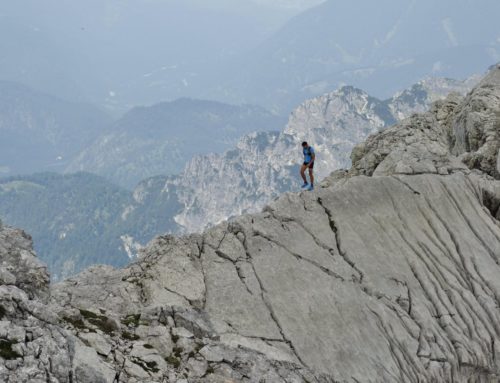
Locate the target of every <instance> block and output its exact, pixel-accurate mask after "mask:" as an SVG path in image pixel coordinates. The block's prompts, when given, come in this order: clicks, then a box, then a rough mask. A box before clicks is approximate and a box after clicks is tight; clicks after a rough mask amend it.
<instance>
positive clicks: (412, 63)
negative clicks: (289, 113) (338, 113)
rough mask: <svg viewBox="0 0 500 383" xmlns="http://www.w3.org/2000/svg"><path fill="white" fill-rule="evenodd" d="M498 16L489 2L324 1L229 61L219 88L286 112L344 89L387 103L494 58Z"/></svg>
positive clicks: (498, 54)
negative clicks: (422, 82) (407, 89)
mask: <svg viewBox="0 0 500 383" xmlns="http://www.w3.org/2000/svg"><path fill="white" fill-rule="evenodd" d="M499 13H500V3H499V2H497V1H492V0H479V1H475V2H471V1H467V0H458V1H455V0H443V1H440V2H439V3H436V2H435V1H432V0H418V1H415V0H383V1H366V0H355V1H350V2H345V1H339V0H329V1H325V2H323V3H322V4H320V5H318V6H316V7H314V8H311V9H308V10H306V11H304V12H303V13H301V14H299V15H297V16H296V17H294V18H293V19H292V20H290V21H289V22H288V23H287V24H285V25H284V26H283V27H282V28H281V29H280V30H279V31H277V32H276V33H275V34H274V35H273V36H272V37H271V38H269V39H268V40H266V41H265V42H264V43H262V44H261V45H260V46H259V47H258V48H257V49H255V50H253V51H252V52H250V53H248V54H247V55H246V56H245V57H244V58H242V59H241V60H240V61H239V62H238V63H237V64H234V63H231V64H230V66H236V67H237V69H236V70H234V71H233V72H231V70H229V69H228V74H229V75H228V76H229V79H228V80H227V81H226V82H225V84H226V86H224V87H223V89H224V92H226V93H228V92H229V94H230V95H231V97H232V98H233V99H239V100H240V102H250V103H253V102H256V100H257V99H258V102H259V103H260V104H261V105H265V106H266V107H268V108H271V109H272V108H276V109H277V110H288V109H289V108H290V107H291V106H292V105H296V104H297V103H298V102H300V101H301V100H303V99H306V98H311V97H313V96H316V95H320V94H322V93H324V92H325V91H327V90H328V89H334V88H337V87H339V86H341V85H344V84H349V85H353V86H355V87H357V88H360V89H363V90H365V91H367V92H368V93H370V94H372V95H375V96H377V97H379V98H386V97H390V96H391V95H392V94H394V93H395V92H396V91H397V90H399V89H401V87H404V86H410V85H411V84H413V83H415V82H417V81H418V80H419V79H421V78H422V77H424V76H427V75H429V74H431V75H432V76H434V77H442V76H445V77H450V78H465V77H467V76H470V74H471V73H477V72H479V71H481V70H483V68H486V67H488V66H489V65H491V64H492V63H494V62H497V61H499V60H500V40H499V38H500V29H499V28H498V23H497V22H496V15H497V14H499ZM221 97H222V96H221Z"/></svg>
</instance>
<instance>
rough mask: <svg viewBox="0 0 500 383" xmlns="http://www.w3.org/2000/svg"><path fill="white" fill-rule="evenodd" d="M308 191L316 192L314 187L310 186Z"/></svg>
mask: <svg viewBox="0 0 500 383" xmlns="http://www.w3.org/2000/svg"><path fill="white" fill-rule="evenodd" d="M306 190H308V191H313V190H314V186H312V185H310V186H309V187H308V188H306Z"/></svg>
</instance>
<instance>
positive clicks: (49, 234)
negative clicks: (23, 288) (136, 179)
mask: <svg viewBox="0 0 500 383" xmlns="http://www.w3.org/2000/svg"><path fill="white" fill-rule="evenodd" d="M131 201H132V196H131V195H130V193H129V192H128V191H127V190H124V189H121V188H119V187H117V186H115V185H113V184H111V183H109V182H108V181H106V180H105V179H103V178H101V177H98V176H95V175H92V174H86V173H78V174H72V175H65V176H63V175H59V174H55V173H42V174H35V175H32V176H17V177H12V178H6V179H3V180H1V181H0V216H1V217H2V219H3V220H4V221H5V222H9V223H10V224H12V225H16V226H18V227H23V228H25V229H26V230H29V231H30V232H31V233H32V235H33V239H34V241H35V244H36V250H37V251H38V252H39V254H40V255H41V259H42V260H43V262H45V263H46V264H47V265H48V266H49V268H50V270H51V272H52V276H53V278H55V279H61V278H64V277H66V276H69V275H73V274H75V273H76V272H78V271H80V270H82V269H84V268H85V267H88V266H90V265H93V264H96V263H101V262H105V263H108V264H112V265H115V266H123V265H125V264H127V263H128V262H129V258H128V257H127V256H126V252H125V250H124V243H123V241H122V240H121V238H120V235H121V234H122V232H121V230H122V227H120V225H122V221H121V219H120V216H121V214H122V212H123V210H124V209H125V207H126V206H128V205H129V204H130V203H131Z"/></svg>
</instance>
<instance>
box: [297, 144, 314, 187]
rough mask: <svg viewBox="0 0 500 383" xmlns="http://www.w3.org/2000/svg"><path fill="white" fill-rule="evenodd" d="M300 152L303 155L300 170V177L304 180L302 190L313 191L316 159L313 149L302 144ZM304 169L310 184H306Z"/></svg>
mask: <svg viewBox="0 0 500 383" xmlns="http://www.w3.org/2000/svg"><path fill="white" fill-rule="evenodd" d="M302 151H303V153H304V163H303V164H302V167H301V168H300V175H301V176H302V179H303V180H304V185H302V189H304V190H314V174H313V168H314V160H315V159H316V154H315V153H314V148H313V147H312V146H310V145H309V144H308V143H307V142H305V141H304V142H303V143H302ZM306 169H309V178H310V179H311V184H309V183H307V178H306V173H305V172H306Z"/></svg>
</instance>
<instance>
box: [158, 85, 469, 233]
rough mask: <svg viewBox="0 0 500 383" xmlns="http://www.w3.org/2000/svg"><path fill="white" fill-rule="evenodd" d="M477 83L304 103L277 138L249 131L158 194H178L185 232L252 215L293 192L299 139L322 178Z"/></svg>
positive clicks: (334, 95) (354, 93)
mask: <svg viewBox="0 0 500 383" xmlns="http://www.w3.org/2000/svg"><path fill="white" fill-rule="evenodd" d="M477 81H478V79H477V78H476V77H472V78H470V79H468V80H465V81H457V80H450V79H439V78H428V79H425V80H423V81H421V82H419V83H417V84H415V85H414V86H412V87H411V88H409V89H406V90H404V91H402V92H399V93H398V94H396V95H395V96H394V97H392V98H391V99H388V100H385V101H381V100H378V99H376V98H374V97H371V96H370V95H368V94H367V93H366V92H364V91H361V90H359V89H356V88H353V87H343V88H341V89H339V90H337V91H335V92H331V93H327V94H325V95H323V96H320V97H316V98H313V99H310V100H307V101H305V102H304V103H303V104H301V105H300V106H299V107H297V108H296V109H295V110H294V111H293V112H292V114H291V115H290V118H289V121H288V124H287V126H286V127H285V129H284V130H283V131H282V132H280V133H277V132H274V133H273V132H271V133H269V132H261V133H252V134H249V135H247V136H244V137H243V138H242V139H241V140H240V142H239V143H238V145H237V148H236V149H234V150H230V151H227V152H226V153H224V154H222V155H218V154H211V155H208V156H198V157H195V158H194V159H193V160H192V161H191V162H189V163H188V165H187V166H186V168H185V169H184V171H183V172H182V173H181V174H180V175H179V176H178V177H173V178H170V179H168V180H166V182H165V186H164V188H163V192H165V193H168V192H171V191H172V190H173V189H174V190H176V192H175V194H177V199H178V201H179V204H180V205H181V206H183V208H182V209H181V211H180V212H179V213H178V214H177V215H176V216H175V221H176V222H177V224H178V225H179V226H180V228H181V230H183V231H185V232H196V231H200V230H203V229H204V228H206V227H207V226H208V225H213V224H216V223H218V222H221V221H223V220H225V219H227V218H229V217H233V216H237V215H240V214H243V213H248V212H256V211H258V210H260V209H262V207H263V206H264V205H265V204H267V203H269V202H270V201H272V200H273V199H274V198H276V197H278V196H279V195H281V194H282V193H284V192H288V191H292V190H296V189H298V187H299V178H298V176H297V173H298V164H299V163H300V158H301V153H300V143H301V142H302V141H304V140H306V141H308V142H309V143H311V144H312V145H313V146H314V147H315V149H316V151H317V153H318V160H317V161H316V166H315V171H316V175H317V178H318V179H321V178H323V177H325V176H327V175H329V174H330V173H331V172H332V171H334V170H336V169H340V168H346V167H349V166H350V158H349V155H350V153H351V151H352V149H353V147H354V146H355V145H356V144H358V143H360V142H362V141H364V140H365V139H366V138H367V137H368V136H369V135H370V134H373V133H376V132H378V131H380V130H382V129H385V128H387V127H389V126H391V125H393V124H394V123H396V121H399V120H402V119H404V118H407V117H409V116H410V115H411V114H413V113H417V112H424V111H426V110H427V109H428V108H429V106H430V105H431V104H432V103H433V102H435V101H437V100H440V99H443V98H445V97H446V95H447V94H448V93H450V92H457V93H460V94H462V95H464V94H465V93H467V92H468V91H469V90H470V89H471V87H472V86H473V84H475V83H477ZM150 192H152V193H154V192H155V191H150ZM157 192H158V191H156V193H157Z"/></svg>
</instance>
